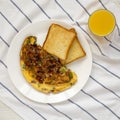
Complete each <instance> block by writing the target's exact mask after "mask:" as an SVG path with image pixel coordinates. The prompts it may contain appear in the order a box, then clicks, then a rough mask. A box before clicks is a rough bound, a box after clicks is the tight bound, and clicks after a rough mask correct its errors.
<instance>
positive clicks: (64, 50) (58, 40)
mask: <svg viewBox="0 0 120 120" xmlns="http://www.w3.org/2000/svg"><path fill="white" fill-rule="evenodd" d="M75 36H76V33H75V32H73V31H70V30H68V29H66V28H64V27H62V26H60V25H58V24H52V25H51V26H50V28H49V30H48V34H47V37H46V40H45V42H44V43H43V49H44V50H46V51H47V52H48V53H50V54H52V55H55V56H57V57H58V58H60V59H61V60H65V59H66V58H67V54H68V51H69V49H70V46H71V44H72V43H73V40H74V38H75Z"/></svg>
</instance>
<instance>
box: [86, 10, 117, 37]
mask: <svg viewBox="0 0 120 120" xmlns="http://www.w3.org/2000/svg"><path fill="white" fill-rule="evenodd" d="M88 26H89V29H90V30H91V32H92V33H94V34H95V35H98V36H106V35H108V34H109V33H111V32H112V31H113V29H114V27H115V17H114V15H113V14H112V13H111V12H110V11H108V10H103V9H101V10H97V11H95V12H93V13H92V15H91V16H90V18H89V21H88Z"/></svg>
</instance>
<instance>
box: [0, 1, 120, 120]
mask: <svg viewBox="0 0 120 120" xmlns="http://www.w3.org/2000/svg"><path fill="white" fill-rule="evenodd" d="M97 9H108V10H110V11H111V12H113V14H114V15H115V17H116V27H115V30H114V31H113V33H112V34H110V35H109V36H106V37H96V36H94V35H92V34H91V33H90V31H89V29H88V18H89V16H90V15H91V13H92V12H94V11H95V10H97ZM48 19H56V20H61V21H64V22H67V23H69V24H71V25H73V27H74V26H78V27H79V29H80V30H82V31H83V35H84V36H85V38H86V40H87V41H88V43H89V45H90V47H91V50H92V55H93V67H92V71H91V75H90V77H89V79H88V81H87V83H86V85H85V86H84V88H83V89H82V90H81V91H80V92H79V93H78V94H77V95H75V96H74V97H72V98H70V99H68V100H66V101H64V102H62V103H57V104H41V103H35V102H33V101H31V100H29V99H27V98H25V97H24V96H23V95H21V94H20V93H19V92H18V90H16V88H15V87H14V85H13V84H12V82H11V80H10V78H9V75H8V71H7V69H8V68H7V64H6V56H7V52H8V50H9V47H10V44H11V41H12V39H13V38H14V36H15V35H16V34H17V33H18V32H19V31H20V30H21V29H22V28H23V27H25V26H26V25H28V24H31V23H33V22H36V21H41V20H48ZM16 47H17V46H16ZM13 60H14V58H13ZM0 100H1V101H2V102H4V103H5V104H6V105H8V106H9V107H10V108H11V109H13V110H14V111H15V112H16V113H18V114H19V115H20V116H21V117H22V118H23V119H24V120H42V119H43V120H108V119H109V120H119V119H120V8H119V5H116V4H115V3H114V2H112V1H110V0H89V1H87V0H26V1H25V0H0Z"/></svg>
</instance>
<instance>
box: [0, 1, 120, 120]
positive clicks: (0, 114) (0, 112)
mask: <svg viewBox="0 0 120 120" xmlns="http://www.w3.org/2000/svg"><path fill="white" fill-rule="evenodd" d="M112 1H113V2H114V3H115V4H116V5H117V6H119V7H120V0H112ZM0 120H23V119H22V118H21V117H20V116H19V115H17V114H16V113H15V112H14V111H13V110H11V109H10V108H9V107H8V106H6V105H5V104H4V103H3V102H2V101H0Z"/></svg>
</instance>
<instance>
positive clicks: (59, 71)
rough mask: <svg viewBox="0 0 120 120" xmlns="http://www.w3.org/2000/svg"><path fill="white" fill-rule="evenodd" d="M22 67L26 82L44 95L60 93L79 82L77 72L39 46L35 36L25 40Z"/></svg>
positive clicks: (22, 51)
mask: <svg viewBox="0 0 120 120" xmlns="http://www.w3.org/2000/svg"><path fill="white" fill-rule="evenodd" d="M20 66H21V72H22V74H23V76H24V77H25V80H26V81H27V82H28V83H29V84H30V85H31V86H32V87H33V88H35V89H36V90H38V91H40V92H43V93H59V92H62V91H64V90H67V89H68V88H71V87H72V86H73V85H74V84H75V83H76V82H77V75H76V74H75V72H73V71H71V70H70V69H69V68H67V67H66V66H65V65H64V64H62V63H61V62H60V59H59V58H58V57H56V56H54V55H52V54H50V53H48V52H47V51H45V50H44V49H43V47H42V46H40V45H38V44H37V38H36V37H35V36H28V37H27V38H25V40H24V42H23V44H22V47H21V50H20Z"/></svg>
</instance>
